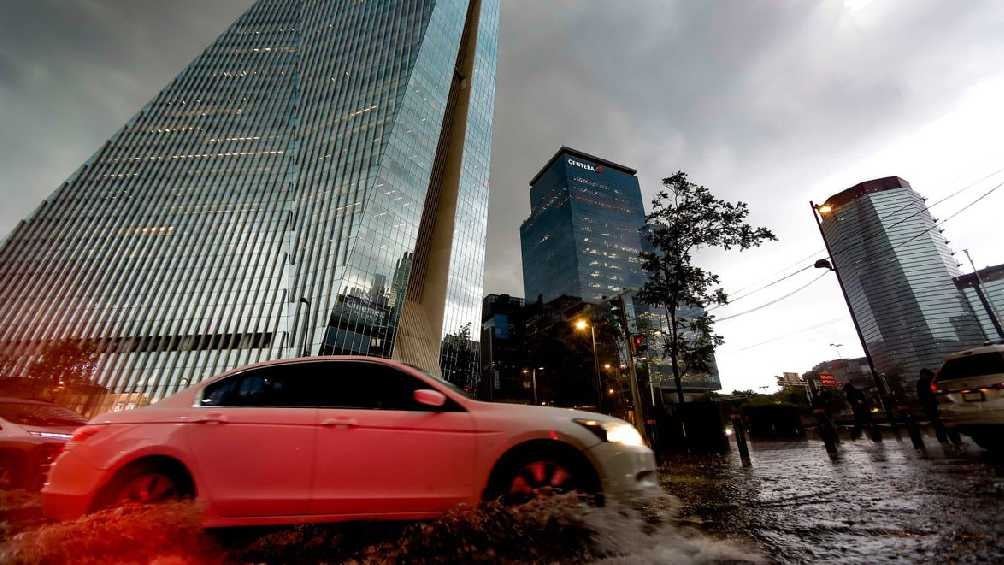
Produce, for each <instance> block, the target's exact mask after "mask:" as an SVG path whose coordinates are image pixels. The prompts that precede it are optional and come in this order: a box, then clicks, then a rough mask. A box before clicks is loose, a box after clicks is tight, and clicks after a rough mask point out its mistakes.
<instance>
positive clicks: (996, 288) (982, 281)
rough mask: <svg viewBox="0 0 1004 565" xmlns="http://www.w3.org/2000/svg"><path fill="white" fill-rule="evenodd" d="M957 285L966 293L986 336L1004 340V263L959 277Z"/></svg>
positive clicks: (993, 339)
mask: <svg viewBox="0 0 1004 565" xmlns="http://www.w3.org/2000/svg"><path fill="white" fill-rule="evenodd" d="M955 285H956V286H958V287H959V289H960V290H962V292H964V293H965V295H966V298H967V299H968V300H969V303H970V304H971V305H972V308H973V311H974V312H976V318H977V319H979V321H980V327H982V328H983V334H984V335H985V336H986V338H987V339H988V340H990V341H1004V265H995V266H993V267H987V268H985V269H980V270H979V271H978V272H975V273H968V274H965V275H962V276H960V277H957V278H956V279H955Z"/></svg>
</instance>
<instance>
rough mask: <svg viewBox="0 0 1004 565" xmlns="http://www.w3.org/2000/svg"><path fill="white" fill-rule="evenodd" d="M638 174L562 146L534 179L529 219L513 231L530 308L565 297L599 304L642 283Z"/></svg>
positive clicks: (641, 210) (642, 216) (641, 209)
mask: <svg viewBox="0 0 1004 565" xmlns="http://www.w3.org/2000/svg"><path fill="white" fill-rule="evenodd" d="M636 172H637V171H635V170H634V169H632V168H630V167H625V166H624V165H619V164H617V163H613V162H610V161H607V160H605V159H601V158H599V157H594V156H592V155H589V154H588V153H583V152H581V151H577V150H575V149H572V148H570V147H562V148H561V149H560V150H559V151H558V152H557V153H555V154H554V156H553V157H551V159H550V160H549V161H548V162H547V164H546V165H544V168H543V169H541V170H540V172H538V173H537V174H536V175H535V176H534V177H533V180H531V181H530V217H529V218H527V220H526V221H524V222H523V225H521V226H520V230H519V235H520V242H521V245H522V252H523V289H524V291H525V292H526V301H527V302H528V303H529V302H533V301H535V300H537V298H538V297H539V296H543V300H544V302H549V301H551V300H553V299H555V298H557V297H559V296H561V295H563V294H564V295H568V296H576V297H579V298H582V299H583V300H585V301H587V302H592V303H599V302H600V301H601V300H602V299H603V297H604V296H607V297H610V296H615V295H617V294H621V293H623V292H627V291H629V290H637V289H638V288H640V287H641V285H642V284H644V277H643V275H642V272H641V262H640V260H639V258H638V253H639V252H640V251H641V245H642V242H641V232H640V231H639V230H640V229H641V228H642V226H644V225H645V209H644V206H643V204H642V198H641V188H640V187H639V185H638V177H636V176H635V174H636Z"/></svg>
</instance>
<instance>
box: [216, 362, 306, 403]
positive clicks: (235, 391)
mask: <svg viewBox="0 0 1004 565" xmlns="http://www.w3.org/2000/svg"><path fill="white" fill-rule="evenodd" d="M310 388H311V387H310V383H309V374H306V372H304V371H301V370H299V368H298V367H297V366H296V365H270V366H267V367H261V368H259V369H252V370H249V371H245V372H243V373H240V374H238V375H234V376H232V377H229V378H227V379H224V380H222V381H219V382H217V383H213V384H212V385H210V386H208V387H206V390H205V391H204V392H203V395H202V402H201V404H202V406H245V407H250V406H255V407H273V408H280V407H286V408H289V407H293V408H295V407H306V406H313V405H315V404H316V400H315V399H314V395H313V391H312V390H310Z"/></svg>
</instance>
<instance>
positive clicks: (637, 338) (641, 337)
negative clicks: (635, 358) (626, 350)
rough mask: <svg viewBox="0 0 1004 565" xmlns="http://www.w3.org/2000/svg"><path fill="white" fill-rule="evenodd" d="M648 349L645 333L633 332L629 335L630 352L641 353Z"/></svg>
mask: <svg viewBox="0 0 1004 565" xmlns="http://www.w3.org/2000/svg"><path fill="white" fill-rule="evenodd" d="M646 349H648V340H646V339H645V334H635V335H632V336H631V352H632V353H641V352H643V351H645V350H646Z"/></svg>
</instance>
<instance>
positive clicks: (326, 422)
mask: <svg viewBox="0 0 1004 565" xmlns="http://www.w3.org/2000/svg"><path fill="white" fill-rule="evenodd" d="M321 425H322V426H324V427H326V428H336V427H339V426H341V427H346V428H352V427H354V426H355V425H356V419H355V418H325V419H323V420H321Z"/></svg>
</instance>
